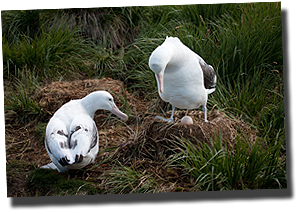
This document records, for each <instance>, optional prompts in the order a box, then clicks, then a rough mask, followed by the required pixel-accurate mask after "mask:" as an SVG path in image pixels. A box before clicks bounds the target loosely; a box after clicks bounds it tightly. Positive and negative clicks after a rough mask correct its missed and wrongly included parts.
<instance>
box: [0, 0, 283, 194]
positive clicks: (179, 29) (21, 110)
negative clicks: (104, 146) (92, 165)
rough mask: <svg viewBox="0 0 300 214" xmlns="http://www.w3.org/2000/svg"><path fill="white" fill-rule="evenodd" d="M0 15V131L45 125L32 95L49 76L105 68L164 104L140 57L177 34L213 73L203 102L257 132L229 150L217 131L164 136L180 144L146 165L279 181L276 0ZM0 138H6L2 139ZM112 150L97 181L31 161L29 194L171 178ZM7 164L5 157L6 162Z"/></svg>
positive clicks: (158, 184)
mask: <svg viewBox="0 0 300 214" xmlns="http://www.w3.org/2000/svg"><path fill="white" fill-rule="evenodd" d="M1 15H2V48H3V49H2V51H3V78H4V90H5V120H6V134H7V135H8V132H7V129H9V127H11V126H14V127H20V126H22V127H28V126H33V127H36V130H35V131H34V133H41V135H42V134H43V133H44V132H43V131H42V130H41V127H45V123H47V121H48V119H49V116H50V114H49V112H47V111H46V110H45V109H43V108H42V107H41V104H40V102H39V100H38V97H37V95H38V91H39V90H40V89H41V88H42V87H43V86H45V85H47V84H49V83H51V82H53V81H67V80H68V81H69V80H79V79H95V78H103V77H110V78H113V79H117V80H120V81H122V82H124V84H125V86H126V88H127V90H128V91H129V92H130V93H131V94H138V95H139V96H142V97H143V98H144V99H146V100H148V101H152V102H151V103H153V102H156V105H155V107H154V109H153V110H152V111H153V112H160V111H161V110H162V109H163V110H164V111H167V110H168V109H169V106H168V105H164V106H158V101H157V100H158V94H157V88H156V81H155V78H154V74H153V72H152V71H151V70H150V68H149V67H148V59H149V56H150V54H151V52H152V51H153V50H154V49H155V48H156V47H157V46H158V45H160V44H161V43H162V42H163V41H164V39H165V38H166V36H174V37H175V36H176V37H178V38H179V39H180V40H181V41H182V42H183V43H184V44H186V45H187V46H188V47H189V48H191V49H192V50H193V51H195V52H196V53H198V54H199V55H200V56H202V57H203V59H205V60H206V61H207V63H209V64H211V65H212V66H213V67H214V68H215V70H216V72H217V80H218V82H217V88H216V91H215V92H214V93H213V94H212V95H210V97H209V101H208V109H212V108H213V106H214V108H215V109H217V110H218V111H220V112H224V113H225V114H226V115H227V116H228V117H231V116H232V115H234V117H235V118H238V119H241V120H243V121H244V122H245V123H246V124H247V125H249V126H250V127H251V128H252V129H253V130H255V131H256V133H257V140H256V141H255V143H254V144H251V143H249V139H247V137H242V136H239V137H238V138H237V145H236V147H235V149H234V150H228V149H226V148H224V147H223V146H222V136H219V138H218V139H214V140H212V139H211V142H212V146H208V145H206V144H205V143H203V142H200V141H198V142H197V145H195V144H194V143H192V142H190V140H188V139H185V138H180V139H177V140H176V141H172V142H170V143H171V144H173V145H177V144H180V145H181V146H178V148H179V149H177V150H176V151H175V150H173V149H170V148H169V150H168V149H166V150H168V151H169V153H170V154H172V155H170V156H168V157H167V158H165V160H164V161H163V162H162V163H160V165H159V164H158V163H157V162H155V160H153V161H154V162H153V165H155V166H158V165H159V167H161V168H162V170H164V171H167V172H171V171H172V170H174V169H178V170H180V172H181V173H183V175H184V176H190V177H189V178H187V179H186V182H187V183H190V184H191V185H192V187H191V188H189V191H199V190H201V191H202V190H232V189H265V188H286V187H287V179H286V148H285V114H284V87H283V55H282V25H281V5H280V3H276V2H275V3H241V4H210V5H183V6H182V5H175V6H150V7H120V8H92V9H59V10H26V11H2V13H1ZM118 96H119V95H118ZM119 99H120V100H121V102H122V110H124V111H126V113H128V114H129V115H131V116H133V115H135V114H134V110H133V109H130V106H129V105H128V104H127V97H126V93H125V92H124V93H123V97H121V96H119ZM45 115H46V116H45ZM135 119H136V120H135V122H136V123H139V122H140V120H139V119H138V118H135ZM108 120H110V118H108ZM119 125H120V124H119ZM122 125H124V124H121V126H122ZM42 138H43V137H42V136H39V139H42ZM182 145H183V146H182ZM6 146H7V148H12V147H13V145H9V144H8V142H7V143H6ZM22 148H24V147H22ZM199 148H201V149H199ZM110 149H111V150H115V149H116V148H110ZM114 157H115V156H110V157H109V158H108V159H106V161H109V162H110V163H112V165H113V168H112V169H110V170H108V172H107V173H104V174H103V175H101V182H104V183H102V184H100V183H97V182H99V180H97V179H96V180H95V179H94V180H93V182H92V181H91V182H87V181H82V180H78V179H69V178H68V177H67V176H64V175H62V176H57V175H56V174H53V173H50V174H49V172H48V171H47V170H32V168H30V169H31V170H29V171H31V173H32V174H31V175H30V176H29V178H28V179H27V183H28V188H30V189H31V191H32V192H34V194H33V195H45V194H50V195H67V194H103V193H135V192H143V193H145V192H164V191H168V190H169V189H170V188H169V186H168V185H169V184H170V180H168V179H167V178H161V177H159V176H157V175H156V174H155V173H154V174H151V173H150V172H153V171H151V170H150V171H149V170H148V171H147V170H145V166H144V165H143V164H141V165H134V164H133V163H128V162H122V161H120V160H119V159H118V158H116V159H114ZM8 164H9V163H8ZM10 164H16V163H15V162H14V161H13V163H10ZM11 168H12V167H10V166H9V165H8V167H7V170H8V171H9V170H10V169H11ZM33 168H34V167H33ZM168 170H169V171H168ZM21 171H22V170H21ZM47 172H48V173H47ZM14 173H17V172H15V171H14V172H11V173H8V174H7V175H8V176H9V175H10V174H14ZM22 173H24V172H22ZM43 177H45V180H43ZM189 179H193V181H192V180H189ZM58 180H59V182H58ZM54 181H55V182H54ZM66 181H67V182H66ZM43 182H46V183H47V184H45V183H43ZM174 182H175V183H176V181H174ZM49 185H50V186H51V187H52V192H49V189H47V188H48V187H47V188H45V189H44V190H42V187H44V186H49ZM99 185H100V187H99ZM182 189H184V188H183V187H177V189H176V191H181V190H182ZM47 190H48V191H47ZM8 192H9V190H8Z"/></svg>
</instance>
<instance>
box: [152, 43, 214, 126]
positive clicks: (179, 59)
mask: <svg viewBox="0 0 300 214" xmlns="http://www.w3.org/2000/svg"><path fill="white" fill-rule="evenodd" d="M149 67H150V69H151V70H152V71H153V72H154V73H155V77H156V81H157V84H158V93H159V96H160V97H161V98H162V100H163V101H165V102H169V103H171V105H172V115H171V118H170V119H165V118H162V117H157V118H160V119H163V120H164V121H168V122H174V120H173V116H174V110H175V107H177V108H180V109H187V110H189V109H195V108H199V107H200V106H202V109H203V112H204V120H205V122H207V115H206V103H207V97H208V94H210V93H212V92H214V91H215V87H216V82H217V76H216V72H215V70H214V69H213V67H212V66H211V65H208V64H207V63H206V62H205V61H204V60H203V59H202V58H201V57H200V56H199V55H198V54H196V53H195V52H193V51H192V50H191V49H189V48H188V47H187V46H185V45H184V44H183V43H182V42H181V41H180V40H179V39H178V38H177V37H167V38H166V40H165V41H164V42H163V43H162V45H160V46H158V47H157V48H156V49H155V50H154V51H153V52H152V54H151V56H150V58H149Z"/></svg>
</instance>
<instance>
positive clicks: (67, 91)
mask: <svg viewBox="0 0 300 214" xmlns="http://www.w3.org/2000/svg"><path fill="white" fill-rule="evenodd" d="M98 90H105V91H108V92H109V93H111V95H112V96H113V97H114V100H115V102H116V105H118V106H122V105H123V104H124V103H123V102H122V100H121V99H125V100H126V101H127V103H128V104H129V106H130V108H131V107H134V106H136V104H137V102H139V103H141V104H142V105H139V109H141V110H145V108H146V107H145V105H144V102H143V101H142V102H141V100H138V98H137V97H135V96H132V95H131V94H129V93H128V91H127V90H126V89H125V86H124V84H123V82H121V81H119V80H114V79H111V78H102V79H88V80H76V81H70V82H67V81H64V82H52V83H51V84H49V85H47V86H46V87H44V88H42V89H41V90H40V91H39V92H38V95H37V99H38V100H40V104H41V106H42V107H43V109H44V110H46V111H47V112H48V113H50V114H51V115H52V114H53V113H54V112H55V111H57V110H58V109H59V108H60V107H61V106H62V105H63V104H65V103H67V102H69V101H70V100H74V99H81V98H83V97H85V96H86V95H88V94H90V93H92V92H94V91H98Z"/></svg>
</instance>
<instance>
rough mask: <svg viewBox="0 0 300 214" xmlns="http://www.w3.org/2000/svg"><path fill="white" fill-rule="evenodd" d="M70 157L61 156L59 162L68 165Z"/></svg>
mask: <svg viewBox="0 0 300 214" xmlns="http://www.w3.org/2000/svg"><path fill="white" fill-rule="evenodd" d="M69 161H70V160H69V159H68V158H67V157H63V158H61V159H60V160H59V161H58V162H59V163H60V165H62V166H67V165H70V164H69Z"/></svg>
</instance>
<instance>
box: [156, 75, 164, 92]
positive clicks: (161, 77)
mask: <svg viewBox="0 0 300 214" xmlns="http://www.w3.org/2000/svg"><path fill="white" fill-rule="evenodd" d="M156 78H157V81H158V87H159V91H160V93H163V92H164V75H163V74H156Z"/></svg>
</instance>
